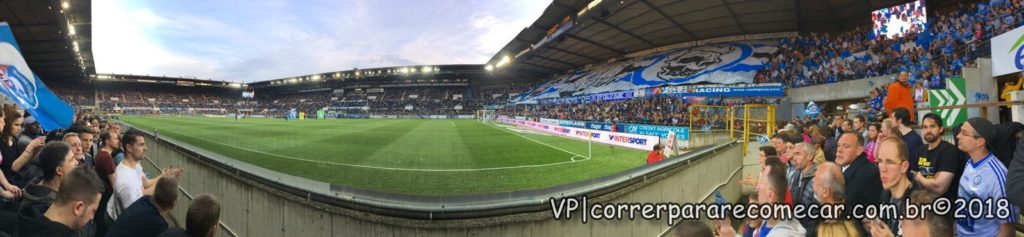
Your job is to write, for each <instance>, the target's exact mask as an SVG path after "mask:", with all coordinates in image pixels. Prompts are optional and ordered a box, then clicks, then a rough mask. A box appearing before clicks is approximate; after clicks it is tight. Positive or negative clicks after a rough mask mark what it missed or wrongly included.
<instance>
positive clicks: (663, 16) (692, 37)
mask: <svg viewBox="0 0 1024 237" xmlns="http://www.w3.org/2000/svg"><path fill="white" fill-rule="evenodd" d="M640 2H642V3H644V5H646V6H647V8H650V9H651V10H652V11H654V12H656V13H658V15H660V16H661V17H662V18H665V20H668V22H671V23H672V25H674V26H676V28H679V30H682V31H683V33H686V35H688V36H690V38H691V39H697V35H695V34H693V32H690V30H688V29H686V27H683V25H681V24H679V22H677V21H676V20H675V19H672V17H670V16H668V14H665V11H662V10H661V8H658V7H655V6H654V4H651V3H650V2H648V1H647V0H640Z"/></svg>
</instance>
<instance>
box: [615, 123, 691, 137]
mask: <svg viewBox="0 0 1024 237" xmlns="http://www.w3.org/2000/svg"><path fill="white" fill-rule="evenodd" d="M624 126H625V128H626V129H625V131H623V132H626V133H631V134H640V135H651V136H658V137H662V138H668V134H669V132H675V133H676V139H678V140H680V141H688V140H690V128H688V127H672V126H660V125H641V124H625V125H624Z"/></svg>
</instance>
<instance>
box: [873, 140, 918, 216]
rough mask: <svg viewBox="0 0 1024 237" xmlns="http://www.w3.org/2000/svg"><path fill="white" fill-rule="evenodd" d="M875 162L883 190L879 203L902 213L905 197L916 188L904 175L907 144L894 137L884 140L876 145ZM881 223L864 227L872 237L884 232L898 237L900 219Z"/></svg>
mask: <svg viewBox="0 0 1024 237" xmlns="http://www.w3.org/2000/svg"><path fill="white" fill-rule="evenodd" d="M875 160H877V161H878V171H879V172H878V173H879V177H880V178H881V180H882V187H883V188H885V190H884V191H882V198H881V201H882V202H887V203H889V204H894V205H896V207H897V208H896V211H897V212H900V213H902V212H903V209H904V208H905V207H904V203H905V202H906V200H907V197H909V196H910V193H911V192H913V191H914V190H916V189H917V188H918V187H917V184H915V183H914V182H911V181H910V179H909V178H907V175H906V174H907V169H910V163H909V162H907V144H905V143H903V140H901V139H899V138H895V137H890V138H888V139H885V140H884V141H882V142H881V143H880V144H878V157H877V158H875ZM881 221H884V225H878V223H877V222H875V223H876V224H875V225H873V224H870V223H869V224H865V225H864V226H865V227H867V228H868V229H869V230H870V232H871V235H872V236H883V235H884V234H886V232H891V233H892V235H893V236H900V234H899V230H900V219H898V218H889V219H886V220H881Z"/></svg>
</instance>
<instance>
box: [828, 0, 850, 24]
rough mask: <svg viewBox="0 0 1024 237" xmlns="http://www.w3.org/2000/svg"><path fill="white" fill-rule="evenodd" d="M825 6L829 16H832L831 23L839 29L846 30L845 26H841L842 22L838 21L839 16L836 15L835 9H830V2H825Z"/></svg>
mask: <svg viewBox="0 0 1024 237" xmlns="http://www.w3.org/2000/svg"><path fill="white" fill-rule="evenodd" d="M825 4H826V6H828V10H829V15H832V22H835V23H836V24H839V28H840V29H846V24H843V22H841V21H839V14H838V13H836V8H835V7H832V1H828V0H826V1H825Z"/></svg>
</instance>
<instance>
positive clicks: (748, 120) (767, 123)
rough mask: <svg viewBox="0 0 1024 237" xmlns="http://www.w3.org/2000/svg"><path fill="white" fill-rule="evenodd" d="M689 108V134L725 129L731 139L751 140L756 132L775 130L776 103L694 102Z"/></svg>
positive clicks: (766, 134) (764, 134)
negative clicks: (731, 104)
mask: <svg viewBox="0 0 1024 237" xmlns="http://www.w3.org/2000/svg"><path fill="white" fill-rule="evenodd" d="M690 108H691V111H690V123H689V126H690V134H691V137H694V136H698V135H699V134H700V132H704V133H728V134H729V138H730V139H732V140H736V139H739V140H741V141H752V140H757V139H758V137H759V136H763V137H765V138H768V137H771V136H772V134H774V131H775V105H770V104H746V105H743V106H710V105H693V106H691V107H690ZM695 128H697V129H695ZM746 146H747V143H746V142H744V143H743V155H746V154H747V153H746V151H747V149H746Z"/></svg>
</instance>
